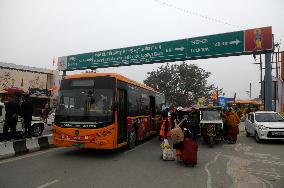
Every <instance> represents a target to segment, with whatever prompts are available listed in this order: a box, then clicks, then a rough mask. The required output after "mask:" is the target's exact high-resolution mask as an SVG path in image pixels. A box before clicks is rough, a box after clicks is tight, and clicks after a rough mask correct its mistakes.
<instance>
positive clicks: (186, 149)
mask: <svg viewBox="0 0 284 188" xmlns="http://www.w3.org/2000/svg"><path fill="white" fill-rule="evenodd" d="M197 150H198V145H197V142H196V141H193V140H191V139H189V138H186V139H185V140H184V142H183V146H182V151H181V153H182V154H181V157H180V159H181V160H182V161H183V162H184V164H190V165H192V166H195V165H196V164H197Z"/></svg>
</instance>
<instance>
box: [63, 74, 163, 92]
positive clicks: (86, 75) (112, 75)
mask: <svg viewBox="0 0 284 188" xmlns="http://www.w3.org/2000/svg"><path fill="white" fill-rule="evenodd" d="M97 76H109V77H114V78H116V79H118V80H120V81H124V82H127V83H129V84H133V85H135V86H138V87H141V88H144V89H147V90H151V91H153V92H156V93H159V94H161V93H160V92H158V91H156V90H154V89H153V88H152V87H150V86H147V85H145V84H141V83H139V82H136V81H134V80H131V79H129V78H126V77H124V76H122V75H120V74H116V73H94V72H91V73H80V74H73V75H67V76H64V79H66V80H69V79H74V78H94V77H97Z"/></svg>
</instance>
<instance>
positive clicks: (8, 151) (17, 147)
mask: <svg viewBox="0 0 284 188" xmlns="http://www.w3.org/2000/svg"><path fill="white" fill-rule="evenodd" d="M52 146H53V143H52V134H50V135H45V136H41V137H36V138H34V137H33V138H27V139H21V140H15V141H4V142H0V159H4V158H8V157H12V156H16V155H20V154H24V153H29V152H34V151H38V150H41V149H45V148H49V147H52Z"/></svg>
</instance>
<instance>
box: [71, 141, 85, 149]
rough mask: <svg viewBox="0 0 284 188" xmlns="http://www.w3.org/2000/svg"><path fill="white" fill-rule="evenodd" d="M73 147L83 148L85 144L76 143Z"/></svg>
mask: <svg viewBox="0 0 284 188" xmlns="http://www.w3.org/2000/svg"><path fill="white" fill-rule="evenodd" d="M72 146H75V147H79V148H82V147H84V143H80V142H75V143H73V144H72Z"/></svg>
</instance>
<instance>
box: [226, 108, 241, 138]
mask: <svg viewBox="0 0 284 188" xmlns="http://www.w3.org/2000/svg"><path fill="white" fill-rule="evenodd" d="M239 123H240V119H239V117H238V115H237V114H236V113H235V112H233V109H232V108H231V107H230V108H229V111H228V112H227V113H226V125H227V126H228V130H227V131H228V132H227V139H228V141H229V144H235V143H236V141H237V136H238V134H239Z"/></svg>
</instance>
